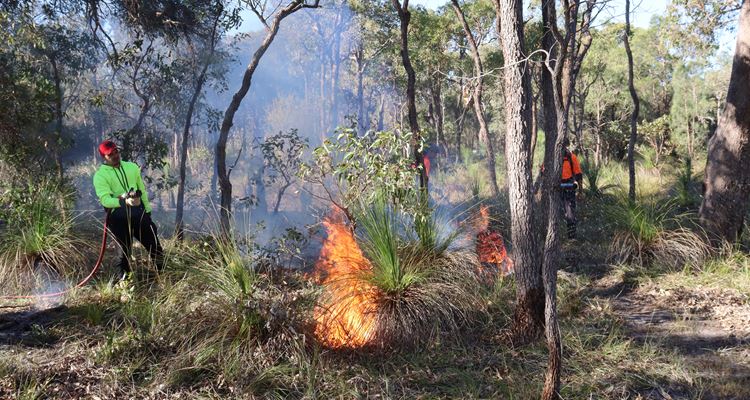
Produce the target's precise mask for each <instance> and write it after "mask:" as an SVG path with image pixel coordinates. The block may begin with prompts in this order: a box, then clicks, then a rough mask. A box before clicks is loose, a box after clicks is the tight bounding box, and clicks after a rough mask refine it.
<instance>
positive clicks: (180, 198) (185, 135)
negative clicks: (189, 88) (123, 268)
mask: <svg viewBox="0 0 750 400" xmlns="http://www.w3.org/2000/svg"><path fill="white" fill-rule="evenodd" d="M218 23H219V18H218V16H217V17H216V19H215V20H214V25H213V28H212V30H211V41H210V42H209V45H208V50H209V51H208V54H206V60H205V62H204V63H203V67H202V68H201V71H200V73H199V74H198V79H197V80H196V82H195V88H194V89H193V95H192V96H191V97H190V102H189V103H188V109H187V113H186V114H185V126H184V127H183V129H182V148H181V149H180V178H179V182H178V184H177V204H176V205H175V221H174V223H175V228H174V232H175V236H176V237H177V240H179V241H182V239H183V238H184V236H185V229H184V223H183V213H184V209H185V178H186V175H187V156H188V148H189V147H190V126H191V125H192V124H193V113H194V111H195V104H196V103H197V102H198V98H199V97H200V95H201V93H202V92H203V85H204V84H205V83H206V76H207V74H208V67H209V66H210V65H211V61H212V58H213V55H214V50H215V49H216V28H217V26H218Z"/></svg>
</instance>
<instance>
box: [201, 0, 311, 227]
mask: <svg viewBox="0 0 750 400" xmlns="http://www.w3.org/2000/svg"><path fill="white" fill-rule="evenodd" d="M319 4H320V0H314V2H313V3H310V4H308V3H306V2H305V1H304V0H291V1H290V2H289V3H288V4H287V5H286V6H284V7H283V8H279V9H277V11H275V12H274V13H273V14H271V15H270V16H266V15H264V14H263V12H264V10H265V9H266V7H265V4H263V5H261V4H254V3H253V4H251V6H250V7H251V9H252V11H253V12H255V14H256V15H257V16H258V18H259V19H260V20H261V22H262V23H263V26H264V27H265V28H266V36H265V38H264V39H263V42H262V43H261V45H260V47H258V49H257V50H256V51H255V53H254V54H253V57H252V59H251V60H250V63H249V64H248V66H247V68H246V69H245V73H244V75H243V77H242V84H241V85H240V88H239V89H238V90H237V92H236V93H235V94H234V96H232V101H231V102H230V103H229V106H227V110H226V111H225V112H224V119H223V121H222V123H221V128H220V130H219V140H218V141H217V142H216V163H217V169H218V171H217V175H218V180H219V192H220V199H219V207H220V217H221V229H222V232H223V233H224V234H225V235H228V234H229V229H230V218H231V213H232V182H231V181H230V180H229V176H230V175H231V173H232V169H231V168H227V139H228V138H229V130H230V129H232V125H233V124H234V114H235V113H236V112H237V110H238V109H239V108H240V104H241V103H242V99H244V98H245V95H247V92H248V91H249V90H250V84H251V83H252V79H253V74H254V73H255V70H256V68H258V64H259V63H260V59H261V58H262V57H263V54H265V52H266V50H268V47H269V46H271V43H272V42H273V39H274V38H275V37H276V34H277V33H278V32H279V26H281V21H282V20H283V19H284V18H286V17H288V16H290V15H292V14H293V13H295V12H296V11H299V10H301V9H303V8H317V7H318V5H319ZM269 18H270V19H271V23H270V25H269V23H268V19H269Z"/></svg>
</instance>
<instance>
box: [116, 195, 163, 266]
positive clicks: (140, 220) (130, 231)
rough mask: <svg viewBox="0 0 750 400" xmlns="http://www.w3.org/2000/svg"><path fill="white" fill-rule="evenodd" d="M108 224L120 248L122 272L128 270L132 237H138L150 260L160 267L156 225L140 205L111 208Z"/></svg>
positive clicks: (161, 256) (160, 254) (161, 260)
mask: <svg viewBox="0 0 750 400" xmlns="http://www.w3.org/2000/svg"><path fill="white" fill-rule="evenodd" d="M108 226H109V231H110V232H111V233H112V236H114V237H115V241H116V242H117V244H118V245H119V246H120V248H121V249H122V258H120V269H121V270H122V272H130V255H131V251H132V247H133V238H136V239H138V241H139V242H141V244H142V245H143V247H145V248H146V250H148V253H149V255H150V256H151V261H153V262H154V263H155V264H156V268H157V269H159V270H161V269H162V267H163V265H164V255H163V250H162V247H161V243H159V237H158V235H157V233H156V225H155V224H154V222H153V221H151V215H150V214H148V213H146V211H145V209H144V208H143V206H142V205H141V206H138V207H128V206H124V207H119V208H115V209H113V210H112V211H111V212H110V215H109V223H108Z"/></svg>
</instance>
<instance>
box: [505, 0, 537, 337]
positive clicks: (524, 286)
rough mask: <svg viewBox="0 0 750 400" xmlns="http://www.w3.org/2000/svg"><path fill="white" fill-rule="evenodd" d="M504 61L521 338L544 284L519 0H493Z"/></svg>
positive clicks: (531, 326)
mask: <svg viewBox="0 0 750 400" xmlns="http://www.w3.org/2000/svg"><path fill="white" fill-rule="evenodd" d="M494 2H495V8H496V12H497V24H498V27H497V31H498V32H499V35H500V40H501V42H502V48H503V58H504V61H505V71H504V74H503V90H504V92H505V129H506V130H505V157H506V160H507V169H508V172H507V179H508V198H509V201H510V217H511V218H510V221H511V224H510V228H511V238H512V241H513V261H514V266H515V269H516V272H515V275H516V310H515V315H514V320H513V328H512V329H513V332H511V337H512V339H513V340H514V341H515V342H516V343H523V342H527V341H529V340H531V339H532V338H534V337H536V335H537V333H538V332H539V330H540V328H541V327H542V326H543V324H544V285H543V283H542V274H541V268H540V263H539V254H538V251H537V249H538V247H537V236H536V232H535V229H534V227H535V224H534V215H533V208H534V207H533V194H532V186H533V185H532V180H531V156H530V154H531V132H530V127H531V80H530V77H529V72H528V68H527V67H526V65H525V60H526V54H525V49H524V32H523V2H522V1H521V0H494Z"/></svg>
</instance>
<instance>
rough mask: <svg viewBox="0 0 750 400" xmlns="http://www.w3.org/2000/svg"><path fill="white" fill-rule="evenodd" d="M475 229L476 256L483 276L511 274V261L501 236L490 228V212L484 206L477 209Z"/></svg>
mask: <svg viewBox="0 0 750 400" xmlns="http://www.w3.org/2000/svg"><path fill="white" fill-rule="evenodd" d="M478 218H479V219H478V223H477V227H478V229H479V233H477V242H476V243H477V255H478V256H479V262H480V263H481V265H482V270H481V271H480V272H481V273H482V274H483V275H489V276H494V275H495V274H498V273H499V274H501V275H502V276H506V275H509V274H511V273H513V261H512V260H511V259H510V257H508V251H507V250H506V248H505V243H504V242H503V236H502V235H501V234H500V233H499V232H497V231H495V230H493V229H491V228H490V212H489V208H488V207H487V206H485V205H483V206H481V207H480V209H479V217H478Z"/></svg>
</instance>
